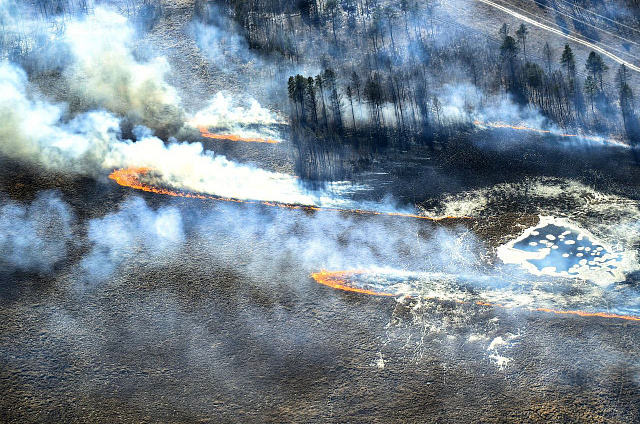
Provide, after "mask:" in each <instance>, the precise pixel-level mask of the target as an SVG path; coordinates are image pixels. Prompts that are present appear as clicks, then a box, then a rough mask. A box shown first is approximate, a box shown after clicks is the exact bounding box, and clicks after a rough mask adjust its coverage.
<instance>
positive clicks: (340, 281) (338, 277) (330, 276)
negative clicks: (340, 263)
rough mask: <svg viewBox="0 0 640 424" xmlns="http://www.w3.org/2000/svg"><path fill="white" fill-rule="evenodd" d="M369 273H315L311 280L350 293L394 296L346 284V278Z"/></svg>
mask: <svg viewBox="0 0 640 424" xmlns="http://www.w3.org/2000/svg"><path fill="white" fill-rule="evenodd" d="M366 272H367V271H325V270H322V271H320V272H314V273H313V274H311V278H313V279H314V280H316V282H318V283H320V284H324V285H325V286H329V287H332V288H334V289H339V290H344V291H350V292H355V293H363V294H371V295H374V296H393V294H392V293H385V292H376V291H372V290H365V289H359V288H357V287H351V286H348V285H347V284H346V278H345V277H348V276H350V275H354V274H365V273H366Z"/></svg>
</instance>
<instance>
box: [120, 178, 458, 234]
mask: <svg viewBox="0 0 640 424" xmlns="http://www.w3.org/2000/svg"><path fill="white" fill-rule="evenodd" d="M152 171H153V169H152V168H148V167H130V168H122V169H116V170H114V171H113V172H112V173H111V174H110V175H109V178H110V179H112V180H114V181H115V182H117V183H118V184H120V185H121V186H124V187H130V188H133V189H136V190H142V191H146V192H149V193H157V194H165V195H168V196H176V197H187V198H190V199H204V200H219V201H226V202H236V203H250V204H260V205H266V206H273V207H279V208H287V209H301V210H306V211H335V212H345V213H355V214H360V215H384V216H399V217H404V218H416V219H426V220H429V221H440V220H445V219H469V217H455V216H446V217H441V218H432V217H429V216H424V215H413V214H404V213H399V212H378V211H370V210H362V209H340V208H331V207H319V206H309V205H292V204H286V203H278V202H270V201H257V200H243V199H236V198H231V197H222V196H214V195H210V194H202V193H189V192H183V191H178V190H171V189H166V188H161V187H156V186H154V185H151V184H148V183H146V182H143V181H142V178H143V177H144V176H145V175H147V174H148V173H150V172H152Z"/></svg>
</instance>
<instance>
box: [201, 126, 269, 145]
mask: <svg viewBox="0 0 640 424" xmlns="http://www.w3.org/2000/svg"><path fill="white" fill-rule="evenodd" d="M198 130H199V131H200V135H201V136H202V137H206V138H213V139H215V140H229V141H244V142H245V143H269V144H277V143H280V141H279V140H273V139H269V138H248V137H240V136H239V135H235V134H214V133H211V132H209V130H208V129H207V128H205V127H203V126H199V127H198Z"/></svg>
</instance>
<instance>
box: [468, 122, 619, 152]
mask: <svg viewBox="0 0 640 424" xmlns="http://www.w3.org/2000/svg"><path fill="white" fill-rule="evenodd" d="M473 125H475V126H477V127H483V126H484V127H491V128H509V129H512V130H518V131H532V132H537V133H542V134H552V135H555V136H557V137H566V138H571V137H574V138H582V139H585V140H591V141H597V142H600V143H610V144H615V145H617V146H622V147H629V146H628V145H627V144H625V143H622V142H620V141H617V140H613V139H610V138H608V139H607V138H602V137H594V136H590V135H585V134H564V133H559V132H556V131H551V130H542V129H539V128H533V127H527V126H521V125H520V126H519V125H508V124H503V123H500V122H481V121H473Z"/></svg>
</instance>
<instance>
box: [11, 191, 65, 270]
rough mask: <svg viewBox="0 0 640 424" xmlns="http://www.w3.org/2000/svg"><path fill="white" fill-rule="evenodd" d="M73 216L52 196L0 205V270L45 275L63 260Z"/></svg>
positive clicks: (55, 196) (53, 194)
mask: <svg viewBox="0 0 640 424" xmlns="http://www.w3.org/2000/svg"><path fill="white" fill-rule="evenodd" d="M74 221H75V217H74V215H73V212H72V211H71V208H70V207H69V206H68V205H67V204H66V203H65V202H64V201H63V200H62V199H61V198H60V197H59V196H58V195H57V194H55V193H52V192H45V193H41V194H40V195H38V197H37V198H36V199H35V200H34V201H33V202H31V203H30V204H20V203H16V202H11V201H9V202H3V204H2V205H0V253H1V254H0V264H1V266H2V268H3V270H4V271H5V272H6V271H7V270H9V271H14V270H18V271H37V272H49V271H51V270H52V269H53V267H54V266H56V265H57V264H60V263H61V262H62V261H63V260H65V259H66V258H67V252H68V248H69V246H70V244H71V243H72V239H73V230H72V226H73V223H74Z"/></svg>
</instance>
